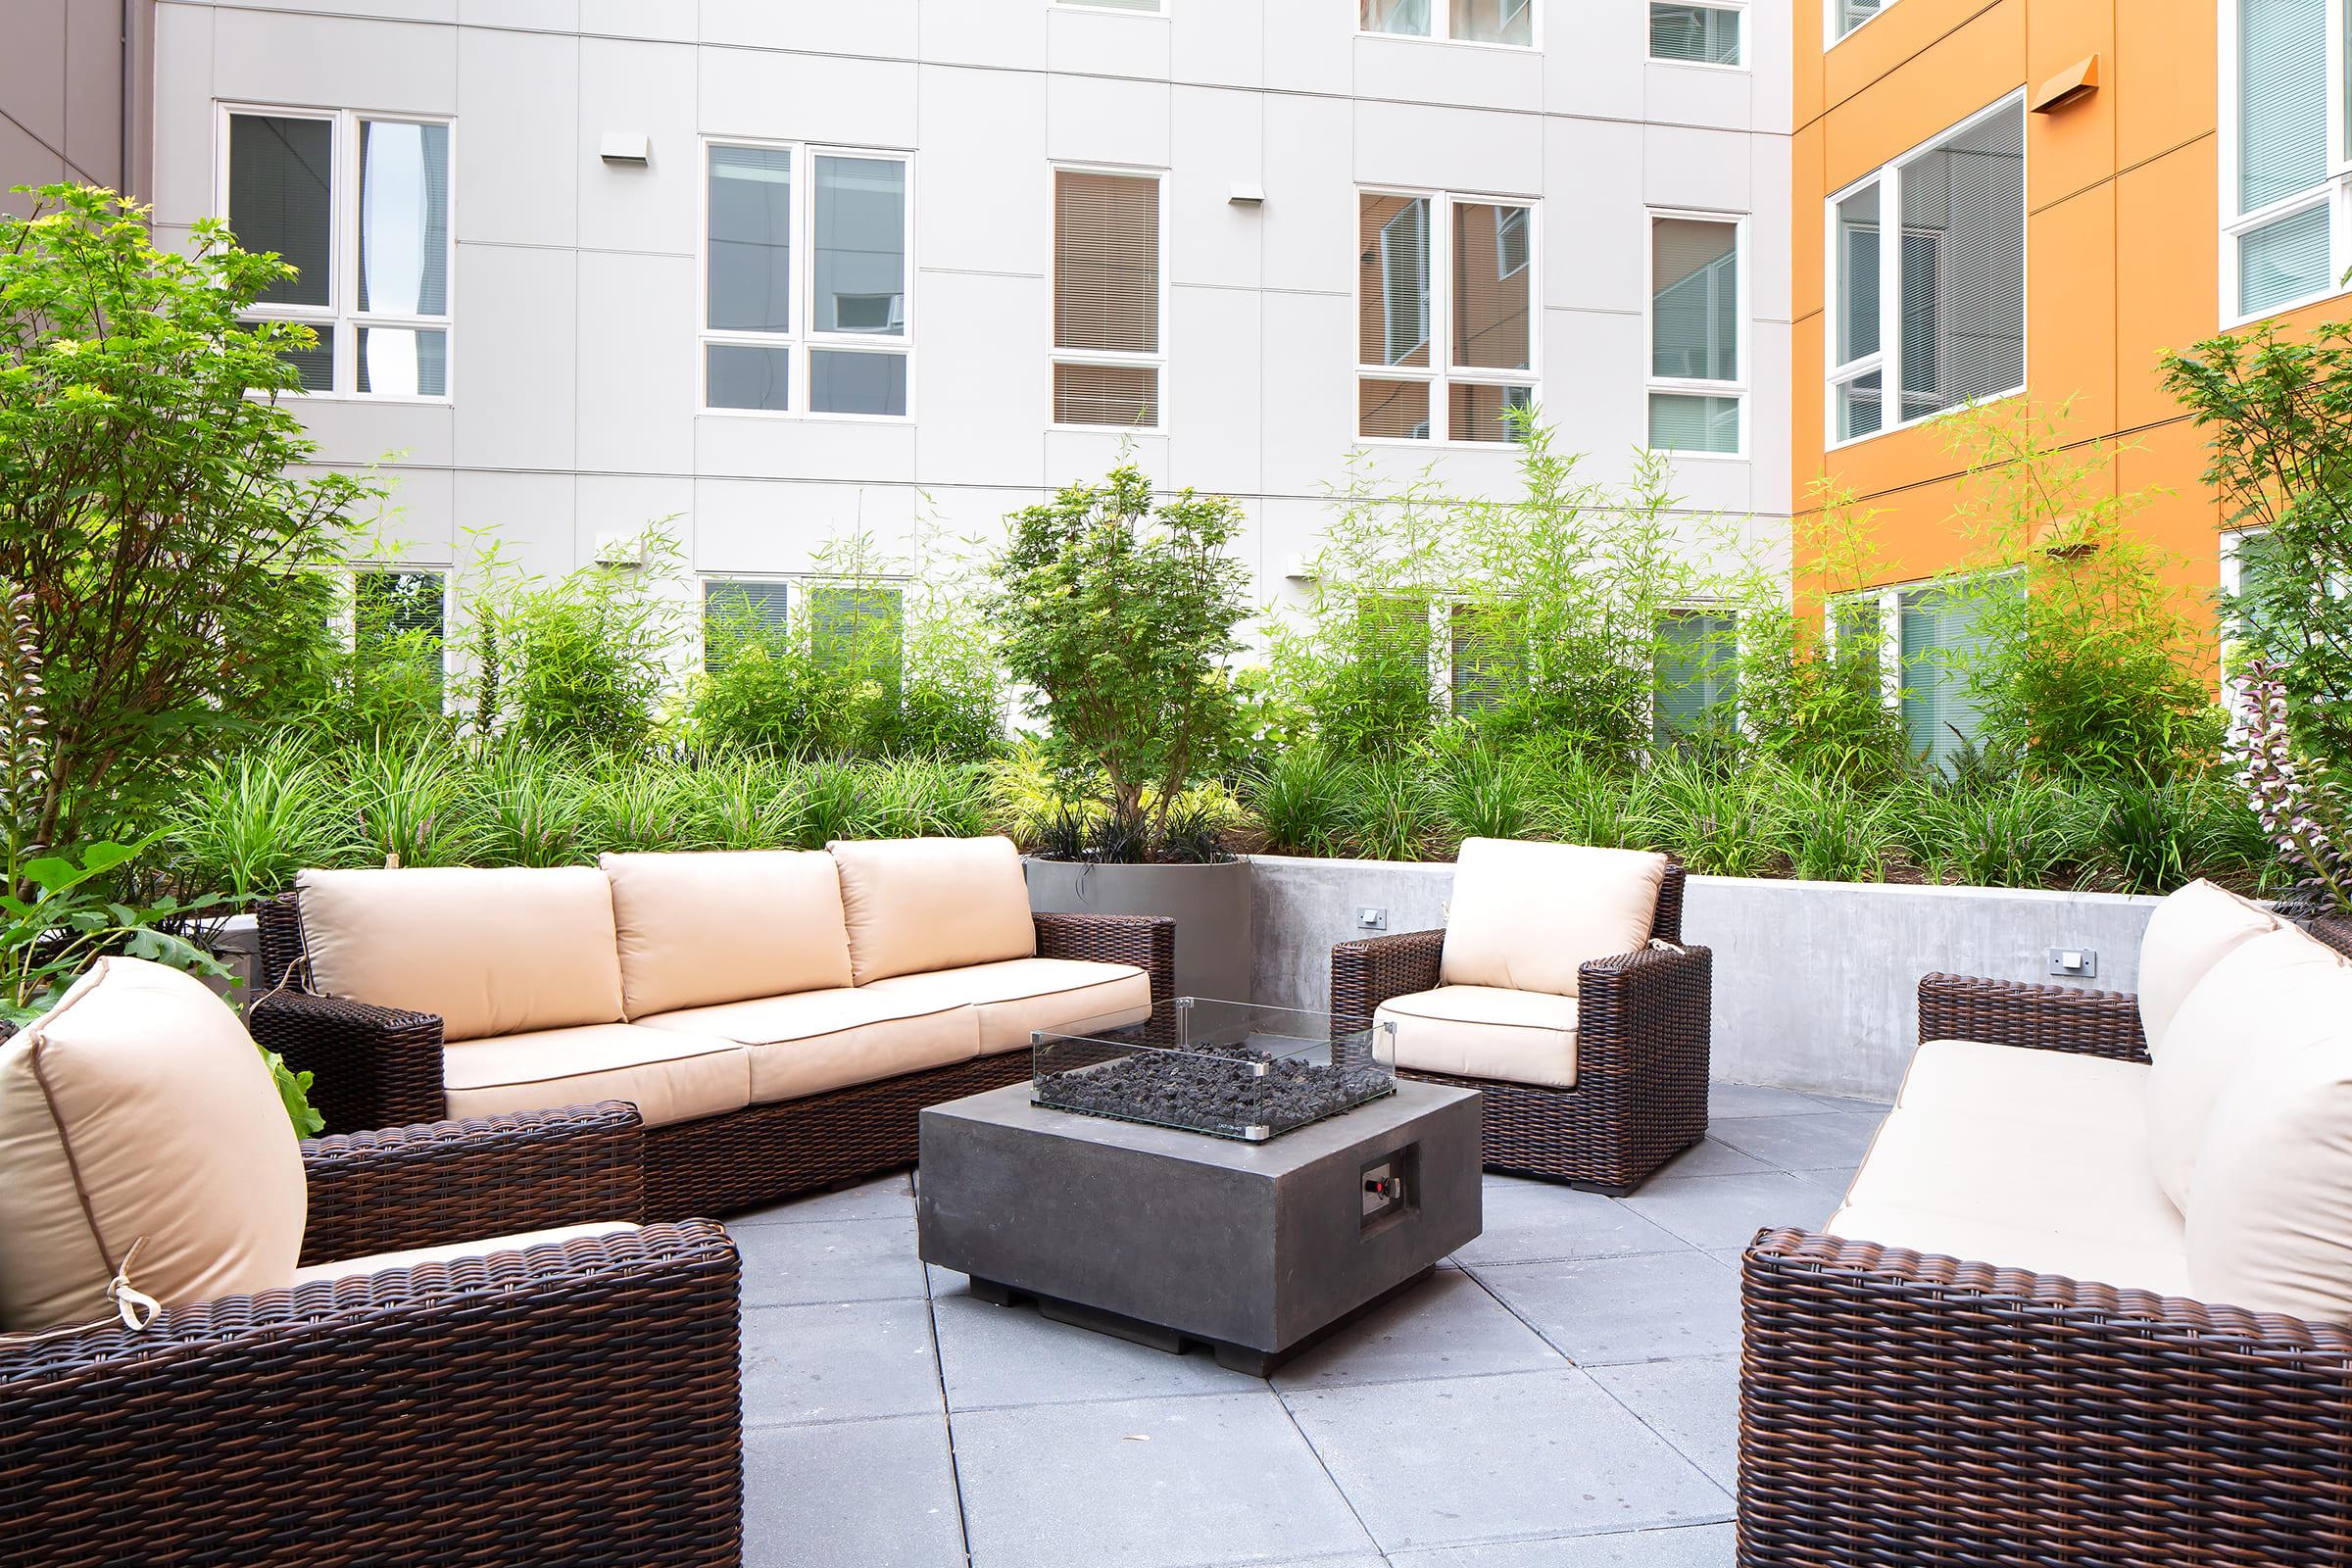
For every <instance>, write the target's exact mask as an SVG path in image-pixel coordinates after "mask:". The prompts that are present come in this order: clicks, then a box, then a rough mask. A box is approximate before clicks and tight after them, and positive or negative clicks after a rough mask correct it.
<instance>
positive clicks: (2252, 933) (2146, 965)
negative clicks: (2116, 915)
mask: <svg viewBox="0 0 2352 1568" xmlns="http://www.w3.org/2000/svg"><path fill="white" fill-rule="evenodd" d="M2283 924H2284V922H2283V921H2281V920H2280V919H2279V918H2278V916H2277V915H2275V914H2273V913H2272V912H2271V911H2270V910H2268V909H2265V908H2263V907H2260V906H2258V905H2253V904H2249V903H2247V902H2246V901H2245V900H2244V899H2241V898H2239V897H2238V896H2237V895H2236V894H2234V893H2231V892H2229V890H2228V889H2226V888H2219V887H2216V886H2214V885H2213V884H2212V883H2211V882H2206V881H2202V880H2199V881H2195V882H2191V883H2189V884H2188V885H2187V886H2186V887H2183V888H2180V889H2179V890H2178V891H2176V892H2174V893H2172V894H2170V895H2168V896H2167V897H2166V898H2165V900H2164V902H2163V903H2161V904H2159V905H2157V906H2156V907H2155V909H2154V911H2152V912H2151V913H2150V914H2149V916H2148V929H2147V934H2146V935H2145V936H2143V937H2141V938H2140V943H2139V1028H2140V1033H2142V1034H2143V1035H2145V1036H2146V1037H2147V1041H2148V1054H2150V1055H2154V1054H2157V1052H2158V1051H2159V1049H2160V1048H2161V1047H2162V1046H2163V1043H2164V1036H2165V1032H2166V1031H2167V1030H2169V1029H2170V1028H2171V1027H2172V1023H2173V1017H2174V1014H2176V1013H2178V1012H2179V1011H2180V1004H2181V1003H2182V1002H2184V1001H2185V1000H2187V997H2188V994H2189V992H2190V991H2191V990H2193V989H2194V988H2195V986H2196V983H2197V982H2198V981H2200V980H2202V979H2204V978H2205V976H2206V974H2207V973H2208V972H2210V971H2211V970H2212V968H2213V966H2214V965H2215V964H2217V963H2219V962H2221V961H2222V960H2223V959H2224V958H2226V957H2228V956H2229V955H2230V954H2232V953H2235V952H2236V951H2237V950H2238V949H2239V948H2241V947H2243V946H2244V945H2245V944H2246V943H2248V942H2251V941H2252V940H2253V939H2254V938H2256V937H2259V936H2267V935H2268V934H2270V933H2271V932H2273V931H2276V930H2278V929H2279V928H2280V926H2281V925H2283Z"/></svg>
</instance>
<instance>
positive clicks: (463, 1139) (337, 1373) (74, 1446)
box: [0, 1105, 743, 1568]
mask: <svg viewBox="0 0 2352 1568" xmlns="http://www.w3.org/2000/svg"><path fill="white" fill-rule="evenodd" d="M637 1147H638V1144H637V1131H636V1114H635V1112H634V1111H633V1110H631V1109H629V1108H628V1107H627V1106H620V1105H603V1106H591V1107H583V1108H581V1109H579V1110H576V1111H560V1112H549V1113H546V1114H543V1115H537V1116H527V1117H496V1118H491V1119H488V1120H483V1121H476V1122H468V1123H463V1124H459V1123H446V1124H442V1125H439V1126H433V1127H420V1128H404V1129H400V1130H397V1131H389V1132H378V1133H373V1134H369V1135H368V1136H366V1137H364V1138H358V1139H323V1140H319V1141H317V1142H315V1143H313V1144H312V1145H310V1146H308V1148H307V1149H306V1156H307V1162H308V1165H309V1168H310V1177H311V1224H312V1230H311V1234H310V1235H309V1236H308V1237H307V1238H306V1243H305V1251H306V1255H308V1256H313V1257H324V1256H328V1255H342V1256H351V1255H361V1254H365V1253H367V1252H372V1251H376V1250H386V1249H396V1248H402V1247H410V1246H418V1245H425V1244H429V1243H434V1242H454V1241H468V1240H482V1239H485V1238H488V1237H492V1236H497V1235H503V1234H507V1233H510V1232H513V1231H516V1230H520V1229H524V1228H530V1227H538V1226H547V1225H556V1224H568V1223H581V1222H587V1221H593V1220H607V1219H627V1218H631V1217H633V1206H632V1204H631V1198H632V1196H633V1195H634V1194H635V1193H636V1192H637V1191H638V1190H639V1182H638V1178H637V1174H636V1172H635V1170H634V1168H633V1157H634V1153H635V1151H636V1149H637ZM510 1188H511V1189H513V1190H512V1191H510V1190H508V1189H510ZM737 1276H738V1264H737V1259H736V1254H735V1249H734V1246H733V1244H732V1243H731V1242H729V1241H728V1239H727V1236H726V1233H725V1232H724V1231H722V1230H720V1229H719V1228H718V1227H717V1226H716V1225H713V1224H711V1223H709V1222H708V1221H695V1222H691V1223H688V1224H684V1225H657V1226H652V1227H649V1228H647V1229H645V1230H642V1231H637V1232H632V1233H626V1234H621V1235H615V1236H605V1237H598V1238H594V1239H591V1240H586V1241H577V1242H570V1243H565V1244H564V1245H562V1246H555V1247H542V1248H536V1249H533V1250H530V1251H528V1252H525V1253H518V1254H510V1255H508V1256H505V1257H502V1258H500V1259H499V1260H497V1261H496V1262H495V1263H493V1262H490V1261H487V1260H484V1259H473V1260H469V1261H464V1262H457V1263H446V1264H427V1265H422V1266H419V1267H417V1268H413V1269H405V1270H393V1271H391V1272H388V1273H381V1274H374V1275H368V1276H362V1277H357V1278H352V1279H345V1280H339V1281H335V1282H332V1283H322V1284H313V1285H304V1286H301V1287H299V1288H297V1289H295V1290H292V1291H269V1292H265V1293H263V1294H261V1295H259V1296H232V1297H223V1298H221V1299H217V1300H211V1301H205V1302H201V1303H196V1304H191V1305H184V1306H176V1307H173V1308H172V1309H170V1310H168V1311H167V1312H165V1313H164V1314H163V1315H162V1316H161V1317H160V1318H159V1319H158V1320H157V1321H156V1322H155V1323H154V1324H153V1325H151V1326H150V1327H149V1328H147V1329H146V1330H144V1331H143V1332H139V1333H131V1332H129V1331H127V1330H124V1329H123V1328H121V1327H119V1326H116V1325H113V1324H111V1323H110V1324H100V1325H92V1326H90V1327H88V1328H84V1329H77V1330H70V1331H66V1332H62V1333H55V1334H50V1335H46V1336H42V1337H25V1338H16V1339H0V1564H7V1565H12V1568H14V1565H23V1568H35V1565H40V1568H54V1565H62V1564H69V1563H71V1564H83V1563H88V1564H116V1563H123V1564H128V1563H157V1564H162V1563H186V1564H212V1563H218V1564H222V1565H229V1564H235V1565H238V1568H245V1565H253V1568H278V1565H284V1568H296V1565H300V1568H321V1565H351V1568H358V1565H363V1564H367V1565H373V1564H385V1563H402V1564H416V1565H418V1568H437V1565H443V1564H446V1565H451V1568H457V1565H488V1564H535V1565H545V1568H556V1565H569V1564H585V1563H596V1564H614V1565H625V1564H645V1565H648V1568H651V1565H656V1564H660V1565H696V1568H732V1565H734V1564H737V1563H740V1562H741V1560H742V1510H743V1481H742V1442H741V1417H740V1409H739V1405H740V1396H741V1389H740V1375H739V1372H738V1362H737V1328H736V1297H737Z"/></svg>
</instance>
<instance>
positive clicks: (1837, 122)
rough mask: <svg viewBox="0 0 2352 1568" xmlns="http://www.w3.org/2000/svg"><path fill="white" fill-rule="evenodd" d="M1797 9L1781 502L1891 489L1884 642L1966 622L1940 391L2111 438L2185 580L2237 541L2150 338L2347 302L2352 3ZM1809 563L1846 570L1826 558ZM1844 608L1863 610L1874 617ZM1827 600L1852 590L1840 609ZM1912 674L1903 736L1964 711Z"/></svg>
mask: <svg viewBox="0 0 2352 1568" xmlns="http://www.w3.org/2000/svg"><path fill="white" fill-rule="evenodd" d="M1792 21H1793V23H1794V25H1795V28H1796V40H1795V59H1796V62H1797V69H1796V76H1795V96H1794V104H1795V131H1794V135H1793V137H1792V143H1791V145H1792V151H1793V156H1794V162H1795V173H1794V191H1795V211H1794V213H1793V215H1792V221H1791V228H1790V233H1791V237H1792V239H1793V242H1794V244H1795V247H1796V256H1795V262H1794V270H1793V277H1794V311H1795V316H1796V322H1797V329H1796V334H1795V364H1796V375H1795V385H1794V387H1793V404H1792V409H1793V419H1794V423H1793V428H1794V431H1795V438H1796V453H1795V472H1796V474H1797V478H1798V484H1799V490H1798V492H1797V494H1796V495H1795V496H1793V497H1792V498H1791V502H1790V505H1791V508H1792V510H1794V511H1796V512H1798V513H1799V514H1802V513H1803V512H1804V511H1805V510H1806V509H1807V508H1809V507H1812V506H1813V505H1815V503H1816V494H1815V492H1814V491H1813V488H1812V487H1813V486H1814V485H1815V484H1816V483H1817V482H1819V483H1826V484H1827V485H1830V486H1832V487H1835V488H1837V489H1840V490H1845V491H1850V492H1851V493H1852V495H1853V497H1854V499H1855V503H1856V505H1857V506H1858V507H1860V508H1862V509H1866V510H1870V511H1875V512H1876V513H1877V514H1878V515H1877V518H1876V530H1877V534H1878V543H1879V547H1880V550H1881V557H1880V560H1879V561H1878V562H1877V563H1876V564H1875V566H1874V569H1873V571H1872V573H1871V575H1872V578H1873V581H1872V582H1871V584H1870V586H1871V588H1872V589H1873V590H1874V591H1873V592H1871V593H1869V594H1866V595H1864V596H1862V599H1863V600H1864V602H1865V606H1866V612H1867V611H1875V612H1876V614H1875V620H1876V631H1877V634H1878V635H1880V636H1881V637H1883V639H1884V646H1885V647H1886V648H1887V652H1888V655H1889V657H1890V658H1904V657H1908V658H1911V659H1913V660H1914V661H1916V659H1917V656H1918V655H1919V654H1920V653H1922V652H1923V651H1924V650H1927V649H1931V648H1935V647H1937V646H1952V645H1954V644H1960V643H1965V642H1966V641H1967V640H1968V638H1969V636H1970V635H1971V626H1970V624H1969V621H1968V613H1967V612H1966V610H1965V609H1955V608H1952V607H1949V606H1945V605H1941V604H1939V603H1938V596H1937V595H1936V594H1935V593H1934V592H1933V591H1932V590H1930V589H1929V588H1928V587H1927V586H1926V584H1927V583H1928V581H1929V579H1932V578H1933V577H1935V576H1936V574H1937V573H1938V572H1942V571H1946V570H1950V569H1955V568H1959V567H1964V566H1966V565H1967V564H1970V563H1969V558H1968V552H1969V550H1970V549H1971V548H1972V542H1971V541H1970V540H1969V539H1967V538H1966V537H1964V536H1963V533H1962V532H1961V530H1958V529H1956V528H1955V527H1954V526H1953V521H1952V518H1953V510H1954V504H1955V501H1956V499H1957V496H1958V486H1957V475H1958V470H1959V468H1960V466H1961V459H1960V458H1959V456H1957V455H1956V454H1955V453H1954V452H1953V451H1952V450H1951V447H1950V443H1949V439H1948V435H1949V431H1948V425H1946V424H1943V423H1940V422H1938V421H1937V420H1936V418H1935V416H1936V415H1937V414H1939V413H1942V412H1944V411H1946V410H1948V409H1951V408H1953V407H1956V406H1957V405H1959V404H1961V403H1965V402H1969V401H1987V400H2000V399H2003V398H2004V397H2006V396H2007V395H2009V394H2018V393H2022V394H2023V395H2024V396H2025V397H2026V398H2028V399H2029V400H2031V402H2032V403H2033V404H2034V406H2036V407H2037V408H2040V409H2043V410H2054V409H2056V408H2057V407H2059V406H2061V405H2067V406H2068V407H2069V411H2070V412H2069V416H2068V419H2067V423H2066V426H2065V431H2064V438H2065V440H2066V441H2068V442H2070V443H2074V444H2077V445H2085V444H2091V443H2096V444H2098V445H2100V446H2103V447H2105V448H2106V449H2107V450H2109V451H2111V452H2112V453H2113V455H2114V459H2113V463H2112V466H2111V467H2110V469H2109V474H2110V477H2111V479H2112V482H2113V483H2114V484H2115V485H2116V486H2117V487H2118V490H2119V493H2136V492H2148V493H2149V494H2150V497H2151V499H2150V500H2149V502H2148V504H2147V505H2146V506H2145V507H2144V509H2142V510H2140V511H2139V512H2137V513H2136V514H2135V515H2134V516H2133V521H2132V526H2133V527H2134V528H2135V529H2137V530H2138V531H2140V532H2141V533H2142V534H2144V535H2145V536H2146V537H2147V538H2149V539H2150V540H2152V541H2153V542H2154V543H2155V544H2156V545H2158V546H2159V547H2161V548H2162V549H2163V550H2164V551H2165V552H2166V553H2168V554H2169V555H2171V556H2173V557H2175V558H2177V559H2178V561H2179V562H2180V567H2179V570H2180V574H2181V580H2182V581H2183V582H2184V583H2185V584H2186V585H2188V586H2190V587H2192V588H2194V589H2197V590H2212V589H2216V588H2219V587H2222V586H2225V585H2228V584H2229V583H2231V582H2232V581H2233V578H2234V572H2235V570H2236V541H2234V540H2233V539H2232V538H2231V536H2230V535H2229V531H2228V527H2227V524H2228V521H2229V519H2228V518H2227V517H2225V516H2224V515H2223V514H2222V511H2221V509H2220V506H2219V503H2218V502H2217V500H2216V498H2215V497H2214V495H2213V493H2212V492H2211V491H2210V490H2209V489H2208V488H2207V487H2206V486H2205V485H2204V484H2203V482H2202V477H2201V476H2202V474H2203V472H2204V468H2205V463H2206V454H2205V451H2204V437H2203V435H2202V433H2201V432H2199V431H2198V430H2197V429H2196V428H2195V427H2194V426H2193V425H2192V424H2191V423H2190V422H2189V421H2188V419H2187V417H2185V416H2184V415H2183V413H2182V412H2181V410H2180V406H2179V405H2178V404H2177V403H2176V402H2175V401H2174V399H2173V398H2172V397H2171V395H2170V394H2169V393H2168V392H2167V391H2166V390H2165V388H2164V386H2163V384H2162V378H2161V375H2160V373H2159V370H2158V356H2159V354H2160V353H2161V352H2162V351H2164V350H2166V349H2177V348H2182V347H2185V346H2187V345H2189V344H2192V343H2195V342H2197V341H2200V340H2202V339H2204V338H2207V337H2211V336H2213V335H2214V334H2215V333H2217V332H2220V331H2223V330H2227V329H2233V328H2237V327H2240V326H2244V325H2248V324H2250V323H2253V322H2257V321H2261V320H2265V319H2282V320H2284V321H2285V322H2287V323H2289V324H2290V325H2293V324H2308V323H2310V322H2312V321H2315V320H2319V319H2326V318H2327V317H2330V316H2336V315H2340V314H2341V312H2342V301H2341V298H2340V294H2341V291H2342V282H2341V279H2342V278H2343V275H2344V273H2345V270H2346V269H2347V268H2348V267H2352V207H2348V206H2347V199H2348V198H2347V192H2348V191H2352V183H2348V176H2352V142H2348V141H2347V129H2346V123H2345V112H2344V102H2345V98H2344V92H2343V86H2342V83H2343V82H2344V81H2345V80H2346V79H2347V77H2346V74H2345V65H2344V61H2345V42H2346V40H2345V10H2344V8H2343V7H2342V6H2339V5H2332V4H2329V3H2327V0H2129V3H2119V0H1825V3H1824V4H1822V5H1819V6H1816V5H1812V4H1809V3H1805V4H1799V5H1798V6H1797V8H1796V10H1795V13H1794V16H1793V18H1792ZM1795 566H1796V576H1797V580H1798V583H1799V585H1800V589H1801V588H1804V587H1807V586H1810V587H1812V588H1814V589H1816V590H1818V589H1821V588H1824V587H1828V588H1844V587H1850V586H1852V584H1850V583H1843V582H1839V583H1829V582H1827V581H1826V579H1825V578H1824V576H1823V574H1822V572H1821V569H1820V568H1821V566H1822V562H1821V560H1820V559H1819V558H1818V557H1815V558H1813V559H1805V558H1804V557H1803V556H1802V553H1801V552H1800V559H1798V560H1797V562H1796V563H1795ZM1847 616H1848V618H1847V620H1846V623H1847V624H1856V623H1864V624H1866V623H1868V622H1869V621H1870V620H1871V619H1872V618H1873V617H1872V616H1871V615H1870V614H1869V613H1864V614H1862V615H1860V616H1853V615H1852V614H1851V613H1850V612H1849V613H1847ZM1830 618H1831V619H1833V620H1836V619H1838V614H1837V613H1833V614H1832V615H1831V617H1830ZM1918 667H1919V666H1918V665H1917V663H1916V662H1914V664H1913V665H1912V666H1911V668H1912V670H1913V671H1914V672H1913V673H1907V674H1906V675H1905V677H1904V689H1903V693H1902V697H1901V701H1902V703H1903V706H1904V710H1905V715H1906V718H1907V719H1908V720H1909V721H1910V727H1911V730H1912V735H1913V739H1914V741H1915V743H1920V744H1923V745H1925V746H1930V747H1933V748H1934V749H1936V750H1938V751H1942V750H1948V749H1949V748H1950V747H1951V746H1952V745H1953V744H1954V739H1953V737H1954V735H1955V732H1966V731H1967V730H1969V728H1970V727H1971V723H1972V720H1973V714H1972V713H1971V712H1970V711H1968V708H1967V705H1966V703H1965V702H1964V701H1963V700H1962V699H1961V698H1960V695H1959V693H1958V691H1957V689H1956V687H1955V686H1954V684H1953V683H1951V682H1948V681H1945V682H1936V681H1935V680H1933V679H1930V678H1924V677H1922V676H1920V675H1918V674H1917V673H1916V670H1917V669H1918Z"/></svg>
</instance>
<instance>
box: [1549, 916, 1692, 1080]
mask: <svg viewBox="0 0 2352 1568" xmlns="http://www.w3.org/2000/svg"><path fill="white" fill-rule="evenodd" d="M1714 997H1715V953H1714V950H1713V949H1711V948H1671V947H1667V948H1642V949H1640V950H1638V951H1636V952H1633V953H1624V954H1619V955H1618V956H1615V957H1611V958H1595V959H1593V961H1592V962H1590V963H1584V964H1580V965H1578V967H1577V1005H1576V1071H1577V1079H1578V1082H1580V1083H1585V1082H1587V1080H1589V1079H1593V1078H1605V1077H1610V1076H1615V1075H1630V1074H1635V1073H1642V1072H1646V1071H1647V1070H1648V1069H1649V1068H1650V1067H1651V1066H1652V1065H1653V1064H1654V1063H1656V1062H1657V1061H1659V1060H1661V1059H1662V1058H1664V1057H1665V1056H1667V1055H1669V1054H1675V1053H1676V1052H1677V1048H1678V1047H1679V1046H1683V1045H1687V1044H1689V1043H1691V1042H1692V1041H1695V1042H1697V1043H1698V1047H1699V1054H1698V1059H1699V1060H1701V1061H1702V1062H1703V1061H1704V1060H1705V1058H1706V1049H1705V1047H1706V1043H1707V1041H1708V1040H1709V1038H1710V1032H1711V1029H1712V1019H1711V1016H1710V1013H1711V1009H1712V1007H1713V1004H1714ZM1700 1076H1701V1078H1702V1079H1703V1077H1704V1074H1703V1072H1702V1073H1701V1075H1700ZM1701 1092H1702V1094H1703V1087H1702V1091H1701Z"/></svg>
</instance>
